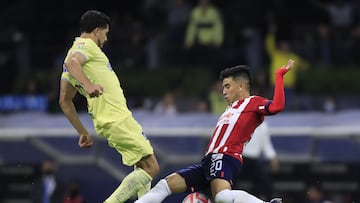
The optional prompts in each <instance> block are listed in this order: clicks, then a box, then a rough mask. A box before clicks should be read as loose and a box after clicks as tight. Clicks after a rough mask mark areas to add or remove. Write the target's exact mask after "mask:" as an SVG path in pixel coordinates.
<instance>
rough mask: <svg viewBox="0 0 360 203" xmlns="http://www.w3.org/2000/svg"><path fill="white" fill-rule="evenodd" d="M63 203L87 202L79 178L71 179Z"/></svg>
mask: <svg viewBox="0 0 360 203" xmlns="http://www.w3.org/2000/svg"><path fill="white" fill-rule="evenodd" d="M63 203H85V199H84V197H83V195H82V194H81V191H80V182H79V181H78V180H76V179H73V180H71V182H70V184H69V188H68V191H67V193H66V194H65V197H64V201H63Z"/></svg>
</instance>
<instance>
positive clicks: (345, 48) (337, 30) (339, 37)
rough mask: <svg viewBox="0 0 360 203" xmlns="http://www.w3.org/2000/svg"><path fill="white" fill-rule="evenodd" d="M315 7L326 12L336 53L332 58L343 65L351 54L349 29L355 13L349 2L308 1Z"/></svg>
mask: <svg viewBox="0 0 360 203" xmlns="http://www.w3.org/2000/svg"><path fill="white" fill-rule="evenodd" d="M309 2H311V3H312V4H313V5H315V6H316V7H318V8H320V9H322V10H324V11H326V13H327V14H328V17H329V26H330V29H331V32H332V40H333V41H334V46H335V47H334V49H333V51H334V52H336V53H335V54H334V55H333V57H336V58H337V59H335V60H336V61H338V62H341V63H344V62H348V61H349V60H350V58H349V57H350V55H349V54H348V53H350V52H351V34H350V31H351V28H352V27H353V26H354V24H355V12H354V7H353V4H352V2H351V1H346V0H333V1H330V2H328V3H322V2H321V1H309Z"/></svg>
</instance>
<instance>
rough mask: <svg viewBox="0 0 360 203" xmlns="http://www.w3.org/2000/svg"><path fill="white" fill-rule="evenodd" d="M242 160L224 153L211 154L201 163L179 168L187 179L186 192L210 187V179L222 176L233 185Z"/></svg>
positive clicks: (179, 171)
mask: <svg viewBox="0 0 360 203" xmlns="http://www.w3.org/2000/svg"><path fill="white" fill-rule="evenodd" d="M241 168H242V164H241V162H240V161H239V160H238V159H236V158H234V157H231V156H228V155H224V154H210V155H207V156H206V157H204V158H203V160H202V161H201V164H195V165H191V166H188V167H186V168H183V169H180V170H178V171H177V172H176V173H178V174H179V175H180V176H182V177H183V178H184V179H185V182H186V185H187V191H186V192H195V191H204V190H207V189H209V188H210V181H211V180H213V179H216V178H221V179H225V180H227V181H229V183H230V184H231V185H232V184H233V182H235V181H236V180H237V179H238V178H239V175H240V171H241Z"/></svg>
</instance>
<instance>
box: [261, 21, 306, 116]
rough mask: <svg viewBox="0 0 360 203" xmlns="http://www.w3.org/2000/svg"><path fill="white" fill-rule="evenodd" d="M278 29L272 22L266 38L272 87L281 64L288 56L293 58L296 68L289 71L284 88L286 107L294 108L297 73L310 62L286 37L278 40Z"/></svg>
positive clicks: (288, 108)
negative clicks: (295, 49) (299, 53)
mask: <svg viewBox="0 0 360 203" xmlns="http://www.w3.org/2000/svg"><path fill="white" fill-rule="evenodd" d="M276 30H277V26H276V24H275V23H274V22H271V23H270V25H269V31H268V33H267V35H266V39H265V48H266V51H267V54H268V56H269V59H270V70H269V80H270V85H271V87H274V85H275V72H276V69H277V68H278V67H279V66H281V64H284V63H286V61H287V59H288V58H293V59H294V60H295V61H296V62H297V64H296V65H295V66H294V70H293V71H291V72H289V74H288V75H287V77H286V78H285V79H284V88H285V92H286V106H287V108H286V109H287V110H294V109H295V107H296V103H295V101H296V99H295V94H296V79H297V73H298V72H299V71H301V70H305V69H307V68H308V67H309V65H310V64H309V63H308V62H307V61H305V60H304V59H303V58H302V57H301V56H300V55H298V54H297V53H295V52H294V51H293V50H292V48H291V44H290V41H288V40H286V39H279V40H277V39H276Z"/></svg>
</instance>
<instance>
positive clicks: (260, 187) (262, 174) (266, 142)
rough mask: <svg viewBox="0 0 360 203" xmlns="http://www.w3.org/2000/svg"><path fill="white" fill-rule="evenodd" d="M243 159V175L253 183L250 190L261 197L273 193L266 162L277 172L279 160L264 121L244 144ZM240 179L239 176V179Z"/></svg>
mask: <svg viewBox="0 0 360 203" xmlns="http://www.w3.org/2000/svg"><path fill="white" fill-rule="evenodd" d="M243 159H244V165H243V169H242V170H243V171H242V174H243V175H244V176H243V177H244V178H245V176H246V178H249V177H250V180H251V181H252V183H253V187H252V189H251V190H250V192H251V193H253V194H255V195H257V196H260V197H262V198H263V199H269V198H270V197H271V196H272V195H273V194H272V193H273V187H272V178H271V175H270V173H269V171H268V163H270V169H271V171H272V172H277V171H278V169H279V161H278V159H277V156H276V151H275V148H274V146H273V143H272V141H271V135H270V132H269V126H268V123H267V122H266V121H264V122H263V123H262V124H261V125H259V126H258V127H257V128H256V129H255V131H254V133H253V135H252V136H251V140H250V142H248V143H247V144H246V145H245V148H244V151H243ZM242 179H243V178H241V177H240V180H242Z"/></svg>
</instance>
